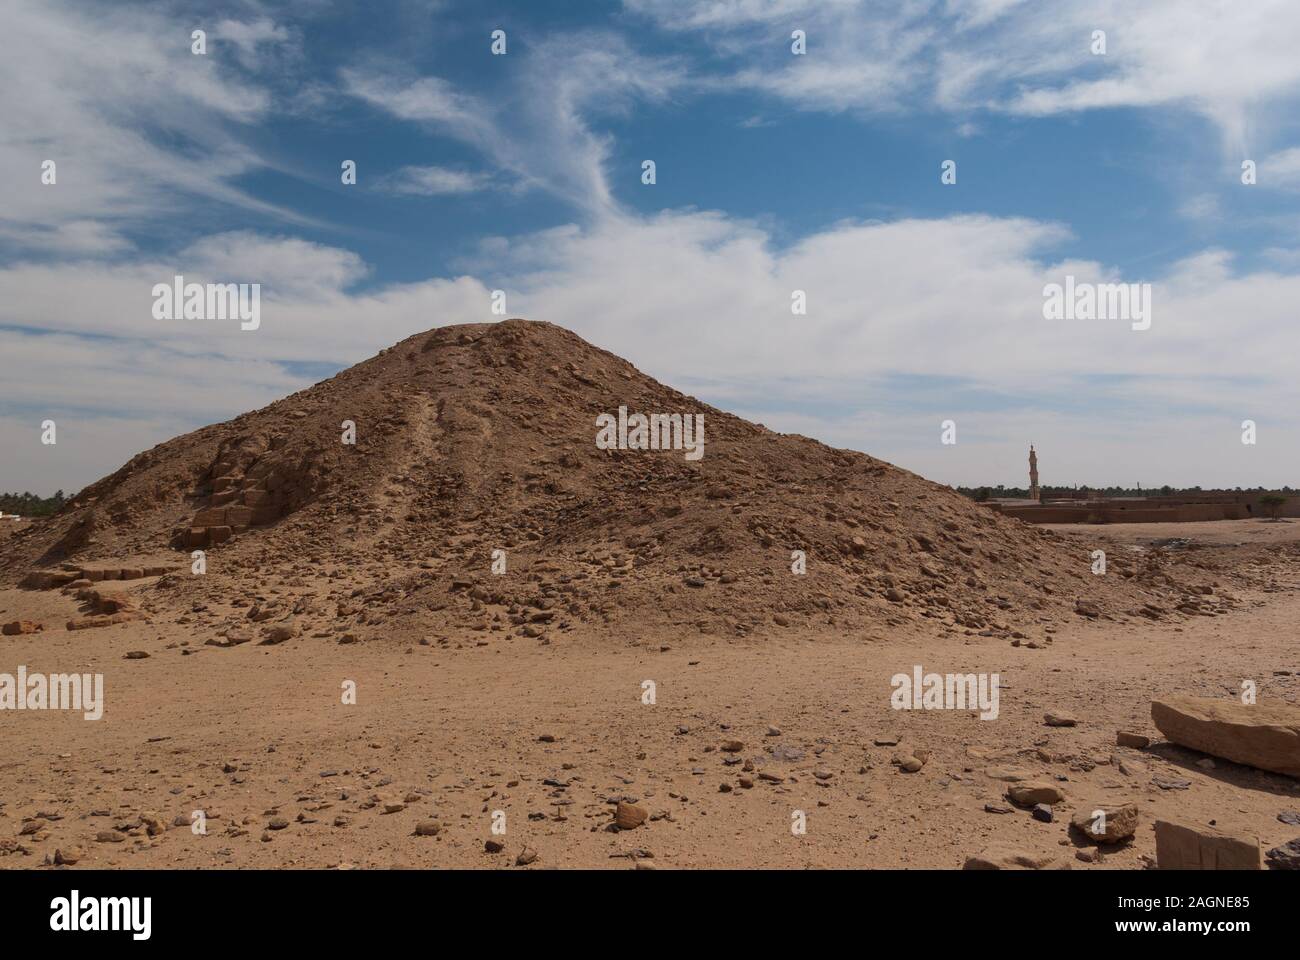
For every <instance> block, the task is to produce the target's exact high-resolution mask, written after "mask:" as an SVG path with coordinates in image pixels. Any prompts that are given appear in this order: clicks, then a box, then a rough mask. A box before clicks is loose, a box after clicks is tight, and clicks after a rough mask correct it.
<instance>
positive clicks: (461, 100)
mask: <svg viewBox="0 0 1300 960" xmlns="http://www.w3.org/2000/svg"><path fill="white" fill-rule="evenodd" d="M520 60H521V66H520V67H519V68H518V69H519V70H520V71H521V76H520V78H519V81H518V82H517V83H516V84H514V85H512V86H511V88H510V89H509V90H508V91H506V92H504V93H502V95H501V96H500V97H497V98H494V99H492V100H491V101H489V100H487V99H485V98H475V97H471V96H469V95H467V94H464V93H461V92H458V91H456V90H455V89H454V88H453V87H452V86H451V85H450V84H449V83H447V82H446V81H445V80H442V79H441V78H438V77H428V76H425V77H418V78H412V77H409V76H406V75H404V74H398V73H394V72H392V71H391V70H389V69H387V68H386V67H385V66H384V65H382V64H375V63H368V64H365V65H362V66H356V67H349V68H347V69H345V70H343V71H342V72H341V77H342V81H343V86H344V89H345V90H346V91H347V92H348V93H350V94H351V95H353V96H355V97H358V98H360V99H362V100H364V101H366V102H368V103H370V104H372V105H373V106H376V107H379V108H381V109H383V110H385V111H387V112H388V113H390V114H392V115H393V116H395V117H398V118H400V119H404V120H411V121H415V122H420V123H424V124H426V125H427V126H429V128H430V129H431V130H434V131H436V132H439V133H443V134H446V135H448V136H451V137H454V138H456V139H458V140H461V141H462V142H465V143H468V144H469V145H471V146H473V147H474V148H476V149H478V150H480V151H481V152H482V153H483V154H484V155H485V156H486V157H488V158H489V160H490V161H491V162H492V163H493V164H495V166H496V167H498V168H499V169H500V170H502V171H505V172H506V173H508V174H511V175H513V176H514V177H515V178H517V180H518V182H519V183H520V184H521V185H523V186H525V187H531V188H536V189H541V190H545V191H547V192H548V193H551V194H552V195H554V196H557V197H560V198H561V199H563V200H565V201H567V202H568V203H570V204H572V205H573V206H575V207H577V208H579V209H581V210H582V211H584V212H587V213H590V214H594V215H601V214H604V213H607V212H609V211H610V210H611V209H612V208H613V206H614V201H613V199H612V196H611V193H610V189H609V184H608V182H607V179H606V175H605V169H604V166H605V161H606V160H607V158H608V155H609V150H610V140H609V138H608V137H606V136H603V135H601V134H598V133H595V132H593V131H592V130H591V129H590V127H589V125H588V122H587V118H588V116H592V115H610V114H620V113H623V112H625V111H627V110H628V109H629V108H630V107H631V105H632V104H633V103H635V102H638V101H643V100H650V101H655V100H662V99H663V98H665V97H667V96H668V95H669V94H670V93H671V92H672V91H673V90H674V89H676V88H677V87H678V86H679V85H680V84H681V83H682V82H683V74H682V73H681V71H680V69H679V68H678V67H676V66H675V65H674V64H672V63H670V62H666V61H662V60H658V59H653V58H647V57H642V56H640V55H638V54H637V53H636V52H635V51H633V50H632V49H631V48H630V47H629V46H628V44H627V42H626V41H625V40H624V39H622V38H621V37H619V36H617V35H615V34H612V33H603V32H586V33H577V34H568V35H565V36H564V37H563V38H562V39H559V40H554V39H547V38H544V37H543V38H539V39H537V40H535V41H534V42H533V43H532V44H531V45H530V48H529V51H528V53H526V54H524V55H522V56H521V58H520Z"/></svg>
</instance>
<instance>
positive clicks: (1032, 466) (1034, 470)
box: [1029, 443, 1042, 500]
mask: <svg viewBox="0 0 1300 960" xmlns="http://www.w3.org/2000/svg"><path fill="white" fill-rule="evenodd" d="M1029 499H1030V500H1041V499H1042V497H1041V496H1040V495H1039V492H1038V454H1036V453H1034V445H1033V444H1032V443H1031V444H1030V445H1029Z"/></svg>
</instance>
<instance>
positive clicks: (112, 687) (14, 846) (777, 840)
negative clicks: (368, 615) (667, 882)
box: [0, 521, 1300, 869]
mask: <svg viewBox="0 0 1300 960" xmlns="http://www.w3.org/2000/svg"><path fill="white" fill-rule="evenodd" d="M1059 532H1060V533H1061V534H1062V535H1063V536H1064V537H1065V538H1067V540H1076V539H1077V540H1079V541H1081V542H1083V543H1084V544H1088V545H1090V544H1093V543H1094V542H1097V541H1105V542H1106V543H1108V544H1111V545H1112V547H1113V549H1151V548H1150V547H1149V546H1145V547H1138V545H1140V544H1149V543H1150V542H1151V541H1153V540H1161V539H1166V538H1169V537H1180V538H1187V539H1189V540H1190V541H1192V543H1194V544H1204V545H1205V549H1206V550H1208V551H1212V552H1219V551H1233V550H1236V549H1240V547H1239V546H1237V545H1252V544H1268V545H1272V546H1282V545H1285V546H1290V547H1295V546H1296V545H1297V543H1298V541H1300V523H1270V522H1265V521H1229V522H1220V523H1213V524H1208V523H1207V524H1178V525H1168V526H1166V525H1150V526H1147V525H1124V526H1112V527H1104V528H1097V527H1088V528H1060V530H1059ZM1184 549H1186V547H1184ZM148 584H149V581H148V580H141V581H139V582H138V584H137V587H138V588H139V589H146V588H147V587H148ZM1239 599H1240V601H1241V606H1240V609H1238V610H1236V611H1234V612H1232V613H1229V614H1225V615H1221V616H1205V617H1197V618H1193V619H1192V620H1190V621H1188V622H1184V623H1177V624H1172V623H1156V622H1150V623H1148V622H1132V623H1125V624H1115V623H1107V622H1104V621H1100V622H1094V621H1090V620H1087V619H1083V618H1079V619H1078V620H1077V621H1076V622H1073V623H1069V624H1066V625H1062V626H1061V627H1060V628H1059V629H1057V630H1056V631H1055V633H1054V635H1053V637H1052V640H1053V642H1052V643H1051V644H1050V645H1044V646H1041V647H1039V648H1037V649H1031V648H1030V647H1028V646H1025V645H1020V646H1012V645H1011V644H1009V643H1008V642H1007V641H1006V640H1005V639H1002V638H988V637H981V636H978V635H971V636H960V637H953V636H936V635H934V634H933V632H932V631H921V630H916V629H910V630H909V629H902V628H900V629H897V630H890V631H888V632H887V633H885V634H884V635H879V636H876V637H874V638H873V637H869V636H867V635H866V634H864V633H862V632H836V631H833V630H824V631H821V632H809V633H804V634H801V635H797V636H795V635H785V636H780V637H770V636H769V637H762V638H720V637H710V636H694V637H692V636H683V635H681V634H678V633H675V632H672V631H664V630H656V631H648V632H645V633H642V632H639V631H637V630H636V629H635V628H634V627H629V626H626V625H621V626H620V627H619V628H618V629H616V630H600V629H582V630H577V631H574V632H572V633H570V634H566V635H564V636H563V637H556V638H555V639H554V641H553V642H550V643H548V644H545V645H539V644H537V643H535V642H532V641H527V640H525V639H523V638H520V639H519V641H518V642H510V643H504V644H493V645H487V644H483V645H476V641H475V640H474V639H472V638H471V637H470V636H467V637H464V638H461V639H458V640H457V641H456V642H452V643H449V644H446V645H435V644H430V645H421V644H420V643H418V642H415V643H409V644H408V643H405V642H382V641H371V642H366V643H358V644H337V643H327V642H312V641H310V640H309V639H305V638H304V639H297V640H294V641H291V642H288V643H284V644H279V645H274V646H258V645H255V644H243V645H239V646H236V647H233V648H229V649H225V648H218V647H212V646H203V645H196V644H195V642H194V637H193V636H192V634H191V633H190V631H188V630H187V629H186V628H185V627H184V626H178V625H175V624H145V623H143V622H141V621H134V622H128V623H122V624H118V625H114V626H109V627H104V628H101V629H97V630H89V631H62V630H52V631H46V632H42V633H38V634H33V635H29V636H18V637H5V638H4V640H3V646H2V647H0V649H3V651H4V661H5V664H6V669H12V668H13V666H14V665H16V664H19V663H22V664H26V665H27V667H28V669H29V670H31V671H41V670H45V671H50V672H54V671H56V670H60V669H66V668H67V664H68V662H69V661H70V660H76V661H78V662H79V663H81V664H83V665H84V666H83V667H82V669H85V670H87V671H92V672H102V673H103V674H104V676H105V683H106V689H107V698H106V699H107V708H106V710H105V715H104V718H103V719H102V720H100V721H98V722H87V721H84V720H82V719H81V718H80V717H79V716H74V715H70V714H67V713H55V712H46V713H29V714H26V715H22V716H21V717H20V718H19V720H18V722H16V721H15V716H16V715H10V717H8V718H7V721H6V726H5V736H4V740H3V746H2V747H0V767H2V769H3V771H4V782H5V789H4V793H3V797H2V798H0V834H3V835H4V836H5V837H6V838H8V839H6V841H5V847H4V848H3V849H4V850H6V851H7V852H8V855H7V856H4V857H0V866H3V867H10V868H12V867H33V866H38V865H41V864H43V863H45V862H46V861H47V860H52V859H53V855H54V852H55V850H56V849H58V850H61V851H71V853H70V854H69V856H70V857H71V858H73V859H76V860H77V861H78V864H79V865H80V866H94V867H105V866H108V867H180V868H192V867H203V868H216V867H248V866H263V867H265V866H292V867H345V866H354V867H429V866H446V867H479V868H491V867H510V868H512V869H513V868H514V864H515V862H516V859H517V857H518V855H519V854H520V853H521V852H522V851H524V850H526V849H527V850H531V851H534V852H535V853H536V859H535V861H533V863H532V864H531V867H530V868H533V869H536V868H543V867H615V868H630V867H632V866H634V865H635V864H637V863H641V864H642V865H644V864H645V863H646V862H647V861H651V860H652V862H653V863H654V864H656V865H657V866H659V867H663V868H678V867H681V868H685V867H736V866H744V867H754V866H758V867H764V866H770V867H808V866H811V867H939V868H957V867H960V866H962V864H963V862H964V861H965V860H966V858H967V857H968V856H970V855H972V854H974V853H977V852H978V851H979V850H981V849H983V848H985V847H987V846H988V845H990V844H991V843H994V842H1004V843H1006V844H1009V845H1011V846H1013V847H1015V848H1018V849H1020V850H1022V851H1024V852H1026V853H1028V854H1030V855H1033V856H1041V857H1043V858H1049V857H1050V858H1055V859H1059V860H1061V861H1063V862H1067V863H1069V864H1070V866H1071V867H1072V868H1074V869H1105V868H1124V869H1140V868H1143V867H1145V866H1147V865H1148V864H1149V863H1150V862H1151V860H1152V859H1153V854H1154V845H1153V840H1152V834H1151V827H1150V824H1151V822H1152V821H1153V820H1154V819H1155V818H1157V817H1162V816H1167V817H1173V818H1176V819H1179V820H1184V821H1192V822H1198V823H1207V824H1208V823H1211V822H1216V823H1217V824H1218V825H1219V826H1221V827H1227V828H1230V829H1240V830H1244V831H1246V832H1249V833H1252V834H1256V835H1258V836H1259V837H1260V839H1261V842H1262V843H1263V844H1264V845H1265V847H1266V848H1267V847H1269V846H1273V845H1275V844H1278V843H1282V842H1284V841H1287V840H1290V839H1291V838H1292V836H1293V835H1294V834H1296V832H1297V829H1296V827H1294V826H1291V825H1288V824H1286V823H1283V822H1281V821H1280V820H1279V819H1278V816H1279V814H1280V813H1283V812H1285V811H1287V810H1295V809H1296V808H1297V807H1298V806H1300V787H1298V785H1297V783H1296V781H1294V780H1292V779H1290V778H1287V777H1282V776H1278V775H1274V774H1269V773H1264V772H1261V771H1258V770H1253V769H1251V768H1248V767H1243V766H1238V765H1236V764H1232V763H1228V762H1226V761H1218V762H1216V763H1215V764H1214V766H1213V768H1207V766H1208V765H1198V761H1203V760H1204V757H1203V756H1202V755H1201V754H1198V753H1195V752H1193V751H1189V750H1184V749H1182V748H1179V747H1175V746H1173V745H1170V744H1162V743H1160V741H1159V736H1158V734H1156V732H1155V731H1154V729H1153V728H1152V726H1151V721H1150V716H1149V707H1150V701H1151V700H1152V698H1155V697H1160V696H1163V695H1167V694H1169V693H1175V692H1177V693H1196V694H1202V695H1206V696H1232V695H1234V694H1235V693H1236V692H1237V691H1238V689H1239V684H1240V681H1241V679H1242V678H1254V679H1256V680H1257V682H1258V684H1259V691H1260V697H1261V699H1264V698H1272V699H1281V700H1287V701H1290V702H1291V703H1295V702H1296V700H1297V695H1298V694H1300V656H1298V654H1300V642H1297V640H1296V635H1295V623H1296V622H1297V619H1298V618H1300V567H1297V566H1295V565H1294V564H1280V565H1278V566H1277V567H1276V568H1269V569H1268V570H1267V572H1266V573H1265V576H1264V579H1263V581H1262V585H1261V587H1260V588H1259V589H1257V590H1254V591H1251V592H1249V593H1243V594H1242V595H1240V597H1239ZM76 615H77V604H76V602H75V600H74V599H72V598H70V597H69V596H67V595H65V594H62V593H59V592H34V591H30V590H18V589H7V590H4V591H3V592H2V593H0V619H5V620H9V619H13V618H17V617H26V618H34V619H42V620H46V621H52V622H57V621H59V620H62V619H66V618H68V617H73V616H76ZM132 650H142V651H145V652H147V653H149V657H148V658H147V659H138V660H127V659H124V656H125V654H126V653H127V652H128V651H132ZM913 664H922V665H924V666H925V667H926V669H927V670H928V669H935V670H940V671H945V672H947V671H958V672H965V671H976V672H979V671H996V672H998V673H999V674H1000V675H1001V679H1002V684H1003V688H1002V704H1001V712H1000V716H999V718H998V719H997V720H993V721H982V720H980V719H978V718H976V717H975V716H974V715H973V714H970V713H963V712H954V711H894V710H891V709H890V707H889V694H890V687H889V678H890V677H891V676H892V675H893V674H894V673H896V672H908V671H910V670H911V667H912V665H913ZM348 680H352V681H355V682H356V685H357V697H356V703H355V705H344V704H343V703H342V702H341V694H340V690H341V685H342V684H343V683H344V682H345V681H348ZM646 680H652V681H653V682H654V684H655V687H656V702H655V703H654V704H653V705H648V704H645V703H643V682H644V681H646ZM1047 711H1056V712H1068V713H1071V714H1073V715H1074V716H1075V717H1077V719H1078V724H1077V726H1074V727H1064V728H1062V727H1048V726H1045V725H1044V722H1043V716H1044V713H1045V712H1047ZM1117 730H1126V731H1135V732H1138V733H1145V734H1148V735H1150V736H1152V737H1153V738H1154V739H1155V740H1156V743H1155V744H1153V745H1152V746H1151V747H1149V748H1148V749H1145V750H1137V749H1130V748H1121V747H1117V746H1116V745H1115V734H1116V731H1117ZM895 737H896V738H897V739H898V740H899V745H898V746H897V747H895V746H888V745H877V741H885V740H889V739H892V738H895ZM730 740H736V741H740V742H741V743H742V744H743V747H742V749H741V750H740V751H739V752H735V753H729V752H724V751H723V750H721V749H720V747H721V746H722V745H723V744H724V742H726V741H730ZM916 748H923V749H928V750H929V751H930V756H929V759H928V761H927V762H926V763H925V765H924V767H923V768H922V769H921V770H920V771H918V772H916V773H907V772H904V771H902V770H901V769H900V768H899V767H897V766H895V765H892V764H891V758H892V757H893V756H894V755H895V754H896V753H897V752H898V751H899V750H900V749H908V750H915V749H916ZM746 760H748V761H750V763H749V764H748V766H750V767H752V770H751V772H749V773H746V772H742V768H743V767H744V766H746V764H745V763H744V761H746ZM737 761H740V762H737ZM1006 769H1018V770H1023V771H1026V772H1028V773H1031V774H1032V775H1033V777H1034V778H1035V779H1040V780H1049V781H1054V782H1057V783H1059V785H1060V787H1061V789H1062V791H1063V792H1064V794H1065V797H1066V800H1065V802H1064V803H1063V804H1061V805H1059V807H1058V809H1060V810H1061V811H1062V813H1063V814H1064V815H1058V817H1057V818H1056V820H1055V822H1052V823H1043V822H1039V821H1036V820H1035V819H1033V818H1032V816H1031V815H1030V813H1029V812H1028V811H1026V810H1022V809H1018V808H1016V807H1014V806H1012V805H1011V804H1009V803H1007V802H1006V801H1005V799H1004V796H1003V795H1004V792H1005V790H1006V788H1007V786H1008V784H1007V782H1006V781H1004V780H1001V779H997V777H998V776H999V775H1000V773H1001V772H1002V771H1004V770H1006ZM759 774H764V775H767V777H769V778H772V779H768V778H764V777H760V776H759ZM745 784H752V786H745ZM620 798H625V799H628V800H634V801H635V802H636V803H638V804H639V805H641V806H643V807H644V808H646V809H647V810H648V811H649V812H650V814H651V819H650V821H649V822H648V823H646V824H645V825H643V826H641V827H638V828H636V829H634V830H628V831H618V832H610V831H609V830H608V829H607V827H608V825H609V824H610V823H611V821H612V819H613V810H614V804H615V803H616V802H617V800H618V799H620ZM1094 800H1104V801H1107V802H1119V801H1127V800H1131V801H1133V802H1135V803H1136V804H1137V805H1138V807H1139V810H1140V816H1141V825H1140V826H1139V829H1138V831H1137V835H1136V837H1135V839H1134V840H1133V842H1132V843H1130V844H1127V845H1125V846H1123V847H1121V848H1118V849H1115V850H1106V851H1105V852H1103V853H1102V855H1101V859H1100V860H1099V862H1085V861H1083V860H1080V859H1077V858H1076V852H1077V851H1085V854H1086V852H1087V851H1092V850H1095V849H1097V848H1096V847H1094V846H1093V845H1091V844H1087V843H1085V842H1082V841H1081V840H1080V839H1078V838H1077V837H1072V836H1071V834H1070V832H1069V830H1068V820H1069V816H1068V814H1069V812H1071V811H1072V810H1073V809H1075V808H1077V807H1080V806H1083V805H1086V804H1090V803H1092V802H1093V801H1094ZM989 807H992V808H993V809H995V810H997V809H1002V810H1008V811H1009V812H988V809H989ZM194 810H203V811H205V813H206V816H207V818H208V829H207V833H206V835H196V834H195V833H194V832H193V831H192V830H191V829H190V828H189V827H188V818H189V817H190V815H191V813H192V811H194ZM387 810H393V812H386V811H387ZM495 811H504V814H505V825H506V831H505V834H504V835H494V834H493V832H492V824H493V816H494V812H495ZM794 811H803V812H804V813H805V814H806V821H807V832H806V834H804V835H802V836H796V835H795V834H793V833H792V830H791V822H792V815H793V814H794ZM141 814H144V819H143V821H142V819H141ZM34 818H40V821H39V822H40V826H39V829H37V830H36V831H34V832H29V833H27V834H25V835H23V834H22V831H23V829H24V825H25V824H29V823H37V822H38V821H37V820H36V819H34ZM177 818H179V820H177ZM174 820H176V821H177V823H178V824H179V825H173V821H174ZM430 820H436V821H437V823H438V825H439V829H438V832H437V833H436V834H434V835H429V836H422V835H416V833H415V828H416V826H417V824H420V823H421V822H426V821H430ZM158 821H162V826H163V827H165V829H161V830H155V831H154V833H155V835H152V836H151V835H150V830H149V825H150V824H152V823H156V822H158ZM97 837H104V838H107V839H97ZM488 840H498V841H501V842H503V843H504V849H503V850H502V851H501V852H498V853H489V852H486V851H485V848H484V843H485V841H488ZM1086 855H1091V854H1086ZM60 859H64V858H63V857H61V858H60Z"/></svg>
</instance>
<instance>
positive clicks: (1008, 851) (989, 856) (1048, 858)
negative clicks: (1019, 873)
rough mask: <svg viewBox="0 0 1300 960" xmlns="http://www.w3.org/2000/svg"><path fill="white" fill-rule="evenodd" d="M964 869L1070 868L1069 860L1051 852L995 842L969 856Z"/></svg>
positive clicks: (963, 866)
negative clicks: (1064, 859)
mask: <svg viewBox="0 0 1300 960" xmlns="http://www.w3.org/2000/svg"><path fill="white" fill-rule="evenodd" d="M962 869H963V870H1045V869H1053V870H1068V869H1070V864H1069V861H1063V860H1058V859H1057V858H1056V857H1053V856H1052V855H1051V854H1035V853H1027V852H1025V851H1024V850H1020V849H1018V848H1016V847H1012V846H1009V845H1007V844H1002V843H994V844H990V845H989V846H987V847H985V848H984V849H983V850H981V851H980V852H979V853H977V854H975V856H973V857H967V858H966V863H965V864H963V865H962Z"/></svg>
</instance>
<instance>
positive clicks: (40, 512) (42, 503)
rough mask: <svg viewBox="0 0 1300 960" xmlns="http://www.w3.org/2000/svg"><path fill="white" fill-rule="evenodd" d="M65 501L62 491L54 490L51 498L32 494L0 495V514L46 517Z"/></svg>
mask: <svg viewBox="0 0 1300 960" xmlns="http://www.w3.org/2000/svg"><path fill="white" fill-rule="evenodd" d="M65 499H66V498H65V497H64V496H63V491H62V490H56V491H55V492H54V496H52V497H38V496H37V495H36V494H34V493H0V513H16V514H18V515H19V516H20V517H48V516H49V515H50V514H52V513H55V512H56V511H57V510H58V509H59V508H60V507H62V506H63V502H64V500H65Z"/></svg>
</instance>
